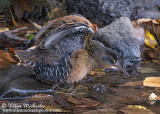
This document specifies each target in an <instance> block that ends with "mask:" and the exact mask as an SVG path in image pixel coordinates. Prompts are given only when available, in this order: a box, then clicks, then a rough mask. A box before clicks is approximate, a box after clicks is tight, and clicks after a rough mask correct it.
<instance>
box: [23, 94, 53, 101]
mask: <svg viewBox="0 0 160 114" xmlns="http://www.w3.org/2000/svg"><path fill="white" fill-rule="evenodd" d="M52 98H53V96H52V95H47V94H36V95H34V96H32V97H29V98H27V99H25V102H37V101H38V102H40V101H46V100H48V101H50V100H51V99H52Z"/></svg>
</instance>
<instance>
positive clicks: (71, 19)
mask: <svg viewBox="0 0 160 114" xmlns="http://www.w3.org/2000/svg"><path fill="white" fill-rule="evenodd" d="M28 21H29V22H30V23H31V24H32V25H33V26H34V27H35V28H36V29H37V30H38V31H39V32H38V33H37V34H36V35H35V37H34V38H33V39H32V40H31V42H29V43H28V44H30V45H32V46H33V45H38V44H39V43H40V41H41V39H43V37H44V35H46V34H48V33H50V31H52V30H53V29H56V28H58V27H60V26H61V25H63V24H67V23H68V24H71V23H84V24H86V25H88V26H89V27H90V28H91V29H92V30H93V31H94V33H95V32H96V31H97V30H98V27H97V25H96V24H92V23H91V22H90V21H89V20H88V19H86V18H85V17H83V16H82V15H80V14H77V13H71V14H70V15H67V16H63V17H59V18H57V19H55V20H51V21H49V22H48V24H47V25H45V26H44V27H40V26H39V25H38V24H36V23H34V22H32V21H31V20H30V19H28Z"/></svg>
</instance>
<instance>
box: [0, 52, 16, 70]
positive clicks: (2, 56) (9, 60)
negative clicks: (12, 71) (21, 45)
mask: <svg viewBox="0 0 160 114" xmlns="http://www.w3.org/2000/svg"><path fill="white" fill-rule="evenodd" d="M0 63H1V64H0V68H7V67H9V66H10V65H13V64H17V63H18V61H16V60H15V58H14V56H13V54H11V53H9V52H8V51H5V50H0Z"/></svg>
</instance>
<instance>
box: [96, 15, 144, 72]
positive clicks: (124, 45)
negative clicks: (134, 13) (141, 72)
mask: <svg viewBox="0 0 160 114" xmlns="http://www.w3.org/2000/svg"><path fill="white" fill-rule="evenodd" d="M93 39H95V40H98V41H100V42H102V43H103V44H104V45H105V46H106V47H110V48H112V49H114V50H115V51H116V52H117V55H118V62H119V63H120V64H121V65H122V66H123V67H124V68H126V69H127V70H129V69H130V70H131V69H132V68H136V69H138V68H139V67H140V59H141V51H140V43H139V40H138V38H136V33H135V31H134V28H133V26H132V24H131V21H130V19H129V18H127V17H121V18H119V19H117V20H116V21H114V22H112V23H111V24H110V25H108V26H105V27H104V28H101V29H99V31H98V32H97V33H96V34H95V36H94V38H93ZM133 70H134V69H133Z"/></svg>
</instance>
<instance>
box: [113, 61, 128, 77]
mask: <svg viewBox="0 0 160 114" xmlns="http://www.w3.org/2000/svg"><path fill="white" fill-rule="evenodd" d="M114 66H115V67H116V68H118V69H119V70H121V71H122V72H124V73H125V74H126V75H127V76H128V77H129V74H128V73H127V72H126V71H125V70H124V69H123V68H122V66H121V65H120V64H119V63H118V62H116V63H115V64H114Z"/></svg>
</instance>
